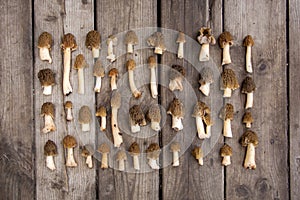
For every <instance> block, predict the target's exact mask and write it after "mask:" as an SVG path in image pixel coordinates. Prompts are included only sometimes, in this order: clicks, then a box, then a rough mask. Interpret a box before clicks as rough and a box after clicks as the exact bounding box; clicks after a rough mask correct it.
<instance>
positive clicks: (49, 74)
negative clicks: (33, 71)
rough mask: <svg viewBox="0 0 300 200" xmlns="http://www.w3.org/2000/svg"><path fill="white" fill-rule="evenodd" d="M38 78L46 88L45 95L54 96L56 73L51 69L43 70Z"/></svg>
mask: <svg viewBox="0 0 300 200" xmlns="http://www.w3.org/2000/svg"><path fill="white" fill-rule="evenodd" d="M38 78H39V80H40V82H41V85H42V87H43V88H44V90H43V94H44V95H50V94H52V86H53V85H54V84H55V78H54V73H53V71H52V70H51V69H49V68H47V69H42V70H40V71H39V73H38Z"/></svg>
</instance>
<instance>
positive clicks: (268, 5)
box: [224, 0, 289, 199]
mask: <svg viewBox="0 0 300 200" xmlns="http://www.w3.org/2000/svg"><path fill="white" fill-rule="evenodd" d="M285 6H286V4H285V2H284V1H273V2H270V1H252V2H251V3H249V2H247V3H246V2H240V1H234V0H230V1H225V5H224V9H225V10H224V23H225V24H224V30H227V31H229V32H231V33H232V35H233V36H234V43H235V44H234V45H233V47H232V48H231V50H230V51H231V58H232V64H230V65H228V67H229V68H232V69H233V70H234V71H235V72H236V74H237V76H238V79H239V83H242V80H243V79H244V78H245V77H246V75H247V74H246V72H245V47H243V46H242V43H243V39H244V37H245V36H246V35H248V34H250V35H252V36H253V37H254V41H255V45H254V46H253V54H252V61H253V67H254V73H253V75H252V76H253V79H254V81H255V82H256V87H257V90H256V91H255V92H254V107H253V108H252V109H251V112H252V114H253V115H254V123H253V127H252V130H253V131H255V132H256V133H257V134H258V138H259V145H258V147H257V148H256V162H257V168H256V170H246V169H244V168H243V161H244V157H245V153H246V149H245V148H244V147H242V146H241V144H240V143H239V139H240V137H241V135H242V134H243V132H244V131H245V128H244V125H242V123H241V119H242V116H243V114H244V111H245V110H244V106H245V95H244V94H241V92H240V91H236V92H234V95H233V97H232V98H231V99H229V100H228V102H231V103H232V104H233V105H234V107H235V111H236V115H235V117H234V121H233V122H232V127H233V138H232V139H226V142H227V143H228V144H230V145H231V147H232V148H233V156H232V165H231V166H229V167H227V168H226V199H263V198H264V199H288V197H289V188H288V164H287V153H288V149H287V148H288V146H287V123H286V122H287V109H286V105H287V97H286V95H287V93H286V32H285V22H286V21H285V20H286V13H285V8H286V7H285ZM275 13H276V14H275ZM242 127H243V128H242Z"/></svg>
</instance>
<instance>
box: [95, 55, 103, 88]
mask: <svg viewBox="0 0 300 200" xmlns="http://www.w3.org/2000/svg"><path fill="white" fill-rule="evenodd" d="M104 75H105V70H104V68H103V66H102V63H101V61H100V59H98V60H97V61H96V63H95V65H94V76H95V77H96V84H95V88H94V91H95V92H100V90H101V81H102V78H103V77H104Z"/></svg>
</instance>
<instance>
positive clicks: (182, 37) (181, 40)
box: [176, 31, 186, 43]
mask: <svg viewBox="0 0 300 200" xmlns="http://www.w3.org/2000/svg"><path fill="white" fill-rule="evenodd" d="M185 42H186V41H185V35H184V33H183V32H181V31H180V32H179V33H178V38H177V40H176V43H185Z"/></svg>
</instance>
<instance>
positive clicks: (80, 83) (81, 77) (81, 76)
mask: <svg viewBox="0 0 300 200" xmlns="http://www.w3.org/2000/svg"><path fill="white" fill-rule="evenodd" d="M83 70H84V68H79V69H78V93H79V94H84V73H83Z"/></svg>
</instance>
